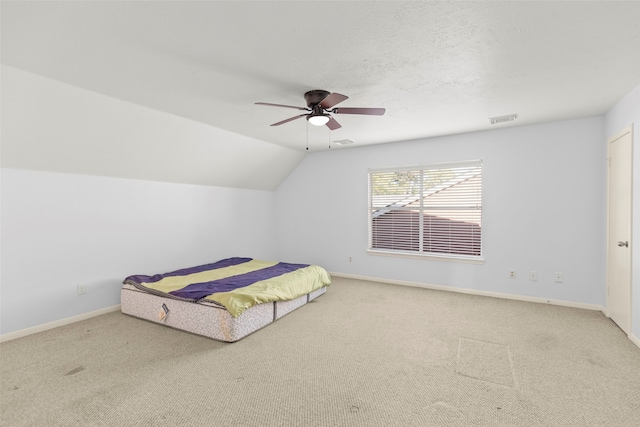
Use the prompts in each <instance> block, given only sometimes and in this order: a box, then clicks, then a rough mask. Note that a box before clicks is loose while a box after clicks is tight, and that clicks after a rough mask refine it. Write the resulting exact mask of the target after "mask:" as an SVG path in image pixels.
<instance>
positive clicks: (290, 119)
mask: <svg viewBox="0 0 640 427" xmlns="http://www.w3.org/2000/svg"><path fill="white" fill-rule="evenodd" d="M307 115H308V114H300V115H299V116H294V117H290V118H288V119H286V120H283V121H281V122H278V123H274V124H272V125H271V126H280V125H283V124H285V123H288V122H291V121H293V120H295V119H299V118H300V117H304V116H307Z"/></svg>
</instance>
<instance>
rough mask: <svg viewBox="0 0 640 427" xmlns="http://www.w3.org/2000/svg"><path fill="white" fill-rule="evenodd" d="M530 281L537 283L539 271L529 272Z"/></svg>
mask: <svg viewBox="0 0 640 427" xmlns="http://www.w3.org/2000/svg"><path fill="white" fill-rule="evenodd" d="M529 280H531V281H532V282H535V281H536V280H538V272H537V271H530V272H529Z"/></svg>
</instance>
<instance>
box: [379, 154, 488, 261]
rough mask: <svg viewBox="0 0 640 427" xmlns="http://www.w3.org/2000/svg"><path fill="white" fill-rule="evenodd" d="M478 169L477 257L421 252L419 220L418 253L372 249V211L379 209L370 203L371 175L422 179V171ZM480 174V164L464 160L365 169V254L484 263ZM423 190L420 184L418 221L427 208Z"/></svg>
mask: <svg viewBox="0 0 640 427" xmlns="http://www.w3.org/2000/svg"><path fill="white" fill-rule="evenodd" d="M473 167H479V168H480V185H479V190H480V203H479V207H478V211H479V215H480V222H479V227H480V253H479V255H466V254H452V253H442V252H427V251H424V241H423V239H424V237H423V233H424V229H423V221H422V220H421V221H420V223H419V250H418V251H415V250H401V249H387V248H382V249H381V248H373V234H374V228H373V220H374V212H376V210H378V211H379V210H380V207H379V206H378V207H374V203H373V194H372V192H373V189H372V176H373V175H374V174H382V173H389V172H396V173H402V172H409V171H412V172H420V174H421V176H423V173H424V171H433V170H446V169H455V168H473ZM482 175H483V162H482V160H467V161H459V162H447V163H433V164H427V165H416V166H401V167H385V168H369V169H368V172H367V205H368V206H367V217H368V218H367V234H368V244H367V253H369V254H372V255H383V256H393V257H402V258H422V259H424V258H431V259H437V260H441V261H458V262H468V263H477V264H481V263H484V230H483V227H482V222H483V220H482V216H483V210H484V209H483V197H482V193H483V185H482ZM424 193H425V189H424V188H422V184H421V185H420V192H419V195H418V197H419V206H418V210H419V213H420V218H423V215H424V212H425V211H427V210H428V209H427V208H426V207H425V205H424V199H425V197H427V196H426V195H425V194H424Z"/></svg>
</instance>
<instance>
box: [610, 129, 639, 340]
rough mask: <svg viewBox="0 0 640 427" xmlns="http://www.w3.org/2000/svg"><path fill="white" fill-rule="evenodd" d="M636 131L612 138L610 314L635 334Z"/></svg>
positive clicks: (621, 325) (625, 132) (624, 327)
mask: <svg viewBox="0 0 640 427" xmlns="http://www.w3.org/2000/svg"><path fill="white" fill-rule="evenodd" d="M632 141H633V128H632V127H629V128H627V129H625V130H623V131H622V132H620V133H618V134H617V135H615V136H613V137H611V138H609V140H608V146H609V189H608V205H609V207H608V212H609V214H608V219H607V223H608V226H607V313H608V316H609V317H610V318H611V319H612V320H613V321H614V322H616V323H617V324H618V326H620V328H621V329H622V330H623V331H624V332H626V333H627V335H629V333H630V332H631V247H632V246H631V182H632V166H633V143H632Z"/></svg>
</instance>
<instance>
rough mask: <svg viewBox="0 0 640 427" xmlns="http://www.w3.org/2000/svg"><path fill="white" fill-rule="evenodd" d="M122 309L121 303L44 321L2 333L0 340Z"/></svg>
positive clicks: (24, 335) (19, 336)
mask: <svg viewBox="0 0 640 427" xmlns="http://www.w3.org/2000/svg"><path fill="white" fill-rule="evenodd" d="M119 310H120V304H118V305H113V306H111V307H105V308H101V309H100V310H95V311H91V312H89V313H83V314H78V315H77V316H72V317H67V318H66V319H60V320H56V321H54V322H49V323H44V324H42V325H37V326H33V327H31V328H26V329H21V330H19V331H15V332H9V333H6V334H4V335H0V342H5V341H11V340H15V339H16V338H22V337H26V336H27V335H31V334H36V333H38V332H43V331H47V330H49V329H53V328H57V327H59V326H64V325H69V324H71V323H75V322H80V321H81V320H86V319H90V318H92V317H96V316H100V315H102V314H107V313H112V312H114V311H119Z"/></svg>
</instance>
